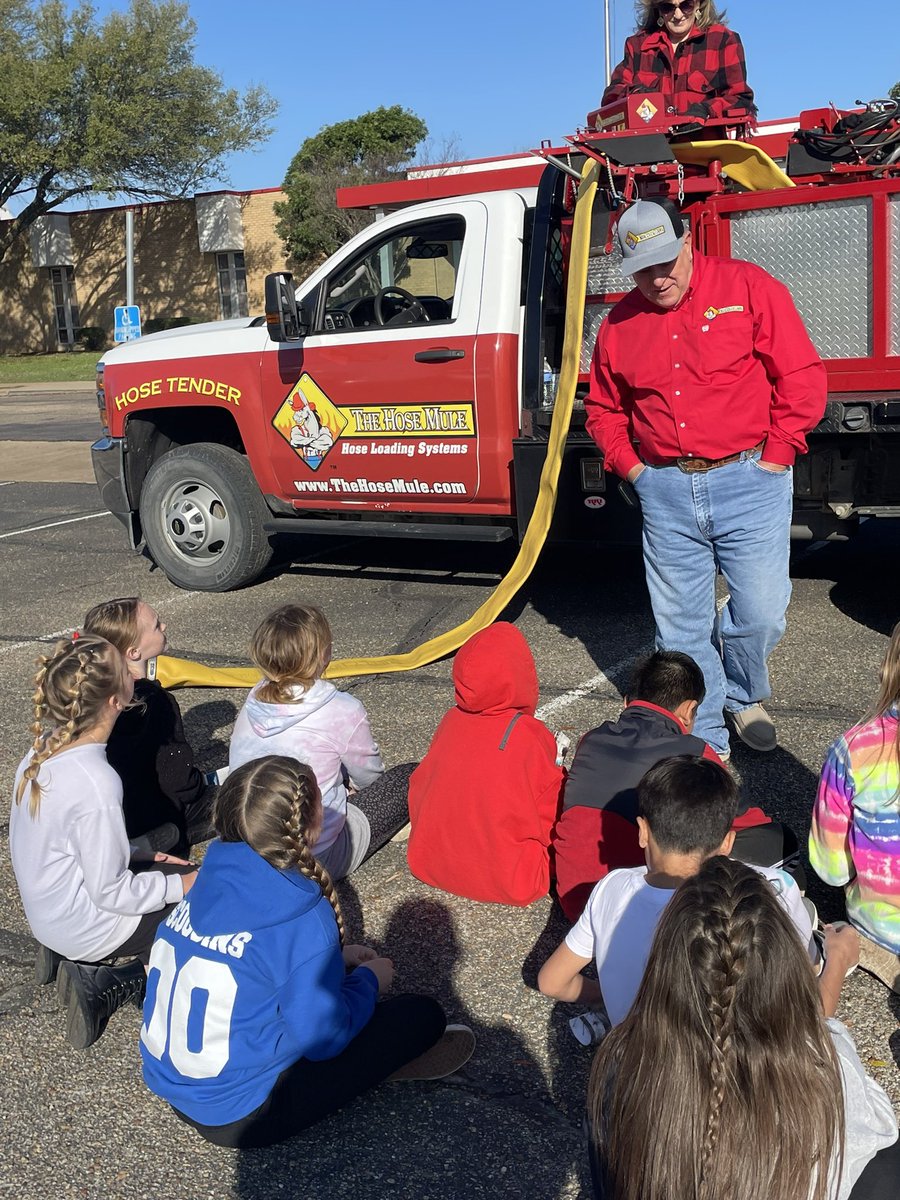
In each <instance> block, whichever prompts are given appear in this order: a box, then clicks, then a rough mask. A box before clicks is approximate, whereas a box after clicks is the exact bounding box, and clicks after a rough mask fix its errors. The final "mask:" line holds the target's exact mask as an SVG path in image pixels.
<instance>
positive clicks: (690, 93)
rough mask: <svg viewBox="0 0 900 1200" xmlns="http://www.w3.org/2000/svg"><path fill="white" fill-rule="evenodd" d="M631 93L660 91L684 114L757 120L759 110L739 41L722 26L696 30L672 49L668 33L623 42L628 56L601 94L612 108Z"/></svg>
mask: <svg viewBox="0 0 900 1200" xmlns="http://www.w3.org/2000/svg"><path fill="white" fill-rule="evenodd" d="M631 92H661V93H662V94H663V95H664V96H665V97H666V99H667V100H668V101H669V105H670V109H671V111H672V112H674V113H678V114H680V115H682V116H695V117H723V116H727V115H729V114H732V115H735V116H742V115H747V116H750V117H753V116H754V115H755V113H756V106H755V105H754V103H753V92H752V91H751V90H750V88H749V87H748V85H747V68H746V66H745V64H744V48H743V46H742V45H741V39H740V38H739V37H738V35H737V34H736V33H735V32H734V31H733V30H731V29H728V28H726V26H724V25H718V24H715V25H709V26H707V27H706V28H705V29H701V27H700V26H699V25H696V24H695V26H694V28H693V29H692V30H691V32H690V34H689V35H688V36H687V37H686V38H685V40H684V41H683V42H680V43H679V44H678V45H677V46H675V47H673V45H672V41H671V39H670V37H669V35H668V33H667V32H666V30H665V29H659V30H653V31H652V32H650V33H648V32H646V31H643V32H641V33H636V34H635V35H634V36H633V37H630V38H628V39H627V40H626V42H625V57H624V58H623V59H622V61H621V62H620V63H619V65H618V66H617V67H616V69H615V71H613V73H612V78H611V79H610V81H609V86H608V87H607V89H606V91H605V92H604V93H603V100H602V102H601V103H603V104H611V103H612V102H613V101H614V100H619V99H620V98H621V97H623V96H627V95H628V94H629V93H631Z"/></svg>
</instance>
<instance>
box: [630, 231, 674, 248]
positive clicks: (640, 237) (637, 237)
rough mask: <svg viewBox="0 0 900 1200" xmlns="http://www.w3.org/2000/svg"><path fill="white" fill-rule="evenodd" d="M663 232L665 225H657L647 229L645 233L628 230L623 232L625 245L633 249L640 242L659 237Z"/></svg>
mask: <svg viewBox="0 0 900 1200" xmlns="http://www.w3.org/2000/svg"><path fill="white" fill-rule="evenodd" d="M665 232H666V227H665V225H657V226H656V228H655V229H648V230H647V232H646V233H631V232H629V233H626V234H625V245H626V246H628V247H629V248H630V249H631V250H633V249H634V248H635V246H639V245H640V244H641V242H649V241H650V239H651V238H655V237H659V236H660V234H662V233H665Z"/></svg>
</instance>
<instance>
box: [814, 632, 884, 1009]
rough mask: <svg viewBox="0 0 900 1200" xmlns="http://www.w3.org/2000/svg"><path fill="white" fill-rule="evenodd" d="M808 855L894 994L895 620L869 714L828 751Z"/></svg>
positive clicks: (870, 965) (865, 961) (863, 953)
mask: <svg viewBox="0 0 900 1200" xmlns="http://www.w3.org/2000/svg"><path fill="white" fill-rule="evenodd" d="M809 860H810V862H811V863H812V866H813V870H814V871H815V872H816V874H817V875H819V876H820V878H821V879H823V880H824V881H825V882H826V883H830V884H832V885H833V886H836V887H838V886H843V887H844V888H845V891H846V897H847V915H848V917H849V918H850V921H851V922H852V924H853V925H855V926H856V928H857V929H858V930H859V931H860V933H862V934H863V935H864V937H863V941H862V946H861V948H860V965H861V966H863V967H864V968H866V969H868V970H870V971H872V973H873V974H875V975H877V976H878V978H879V979H881V980H882V981H883V982H884V983H886V984H887V985H888V986H889V987H892V988H893V989H894V991H895V992H898V993H900V957H898V956H900V624H897V625H896V626H895V627H894V631H893V634H892V635H891V641H890V645H889V646H888V650H887V654H886V655H885V658H884V662H883V663H882V666H881V686H880V689H879V692H878V697H877V699H876V701H875V703H874V705H873V706H872V709H871V711H870V712H869V714H868V716H867V717H866V718H865V720H863V721H862V722H861V723H860V724H859V725H854V726H853V728H852V729H849V730H848V731H847V732H846V733H845V734H844V735H843V736H842V737H839V738H838V739H837V740H836V741H835V742H834V743H833V744H832V746H831V748H830V749H829V751H828V755H827V757H826V759H825V765H824V767H823V768H822V778H821V780H820V782H819V793H818V796H817V797H816V804H815V808H814V810H813V817H812V828H811V830H810V834H809ZM867 939H868V942H867Z"/></svg>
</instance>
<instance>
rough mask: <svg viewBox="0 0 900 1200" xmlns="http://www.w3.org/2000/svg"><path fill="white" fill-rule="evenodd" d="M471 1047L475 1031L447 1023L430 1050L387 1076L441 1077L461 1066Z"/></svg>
mask: <svg viewBox="0 0 900 1200" xmlns="http://www.w3.org/2000/svg"><path fill="white" fill-rule="evenodd" d="M474 1050H475V1034H474V1033H473V1032H472V1030H471V1029H470V1028H469V1027H468V1025H448V1026H447V1028H446V1029H445V1030H444V1033H443V1035H442V1037H440V1038H439V1039H438V1040H437V1041H436V1042H435V1044H434V1045H433V1046H432V1047H431V1048H430V1049H429V1050H426V1051H425V1053H424V1054H420V1055H419V1057H418V1058H414V1059H413V1060H412V1062H408V1063H406V1064H405V1065H404V1066H402V1067H400V1069H399V1070H398V1071H395V1072H394V1073H393V1075H388V1079H389V1080H395V1079H396V1080H400V1079H444V1078H445V1077H446V1076H447V1075H452V1074H453V1072H454V1071H458V1070H459V1068H460V1067H464V1066H465V1065H466V1063H467V1062H468V1061H469V1059H470V1058H471V1057H472V1054H473V1053H474Z"/></svg>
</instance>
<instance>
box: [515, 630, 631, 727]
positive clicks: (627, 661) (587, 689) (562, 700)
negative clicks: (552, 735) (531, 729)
mask: <svg viewBox="0 0 900 1200" xmlns="http://www.w3.org/2000/svg"><path fill="white" fill-rule="evenodd" d="M652 650H653V646H652V644H651V645H648V646H642V647H641V648H640V650H636V651H635V652H634V654H629V656H628V657H627V658H623V659H621V661H619V662H617V663H615V664H614V666H611V667H608V668H607V669H606V671H598V672H597V674H596V675H595V676H594V677H593V678H592V679H589V680H588V681H587V682H586V683H580V684H579V685H578V687H574V688H571V689H570V690H569V691H568V692H564V693H563V695H562V696H554V697H553V699H552V700H548V701H547V703H546V704H542V705H541V707H540V708H539V709H538V710H537V712H536V713H535V714H534V715H535V716H536V717H537V719H538V720H539V721H546V720H547V719H548V717H551V716H553V715H554V713H558V712H560V711H561V710H562V709H564V708H568V707H569V705H570V704H574V703H575V702H576V700H583V699H584V697H585V696H589V695H590V694H591V692H596V691H597V690H598V689H599V688H602V687H603V686H604V684H609V685H610V687H615V684H614V683H613V682H612V680H611V679H610V678H609V677H610V675H613V676H615V675H618V674H619V673H620V672H621V671H623V670H624V669H625V668H626V667H628V666H630V665H631V663H633V662H634V660H635V659H636V658H641V657H642V656H643V655H645V654H650V653H651V651H652Z"/></svg>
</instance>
